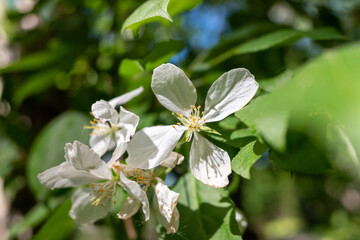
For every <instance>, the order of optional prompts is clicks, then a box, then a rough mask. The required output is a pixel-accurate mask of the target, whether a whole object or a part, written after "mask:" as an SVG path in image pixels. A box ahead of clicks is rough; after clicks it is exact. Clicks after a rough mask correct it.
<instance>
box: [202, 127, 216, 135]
mask: <svg viewBox="0 0 360 240" xmlns="http://www.w3.org/2000/svg"><path fill="white" fill-rule="evenodd" d="M200 131H203V132H206V133H212V134H216V135H221V133H219V132H218V131H216V130H214V129H212V128H209V127H208V126H201V127H200Z"/></svg>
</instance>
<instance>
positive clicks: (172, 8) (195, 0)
mask: <svg viewBox="0 0 360 240" xmlns="http://www.w3.org/2000/svg"><path fill="white" fill-rule="evenodd" d="M200 3H202V0H171V1H170V3H169V6H168V11H169V14H170V16H175V15H176V14H178V13H181V12H183V11H187V10H190V9H192V8H193V7H195V6H197V5H198V4H200Z"/></svg>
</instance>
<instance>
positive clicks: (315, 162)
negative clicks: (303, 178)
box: [269, 132, 331, 174]
mask: <svg viewBox="0 0 360 240" xmlns="http://www.w3.org/2000/svg"><path fill="white" fill-rule="evenodd" d="M288 135H289V136H288V141H287V143H288V144H287V145H288V146H287V149H286V152H284V153H281V154H278V153H276V152H274V151H272V152H270V154H269V158H270V160H271V161H273V162H274V163H275V165H276V166H277V167H278V168H281V169H283V170H286V171H289V172H298V173H305V174H320V173H324V172H326V171H328V170H330V169H331V165H330V164H329V162H328V160H327V159H326V155H325V152H324V149H323V147H322V146H318V145H317V143H316V141H314V139H312V138H310V137H309V136H307V135H305V134H304V133H302V132H301V133H293V132H290V133H289V134H288Z"/></svg>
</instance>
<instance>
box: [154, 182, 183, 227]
mask: <svg viewBox="0 0 360 240" xmlns="http://www.w3.org/2000/svg"><path fill="white" fill-rule="evenodd" d="M156 180H157V181H158V183H157V184H156V185H155V187H154V190H155V195H156V199H157V202H158V208H159V212H160V213H161V215H163V216H164V217H165V218H166V220H167V222H168V223H170V222H171V218H172V216H173V212H174V209H175V208H176V204H177V201H178V200H179V196H180V194H179V193H177V192H174V191H171V190H170V189H169V188H168V186H166V184H165V183H164V182H163V181H162V180H161V179H160V178H157V179H156Z"/></svg>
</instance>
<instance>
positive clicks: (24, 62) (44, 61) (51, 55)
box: [0, 47, 69, 74]
mask: <svg viewBox="0 0 360 240" xmlns="http://www.w3.org/2000/svg"><path fill="white" fill-rule="evenodd" d="M68 52H69V50H68V49H67V48H66V47H59V48H57V49H51V50H47V51H43V52H37V53H32V54H27V55H26V56H24V57H22V58H20V59H19V60H18V61H16V62H14V63H12V64H11V65H9V66H7V67H4V68H3V69H0V74H4V73H10V72H20V71H29V70H37V69H41V68H44V67H46V66H49V65H51V64H53V63H55V62H56V61H58V60H59V59H60V58H62V57H63V56H64V55H65V54H67V53H68Z"/></svg>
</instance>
